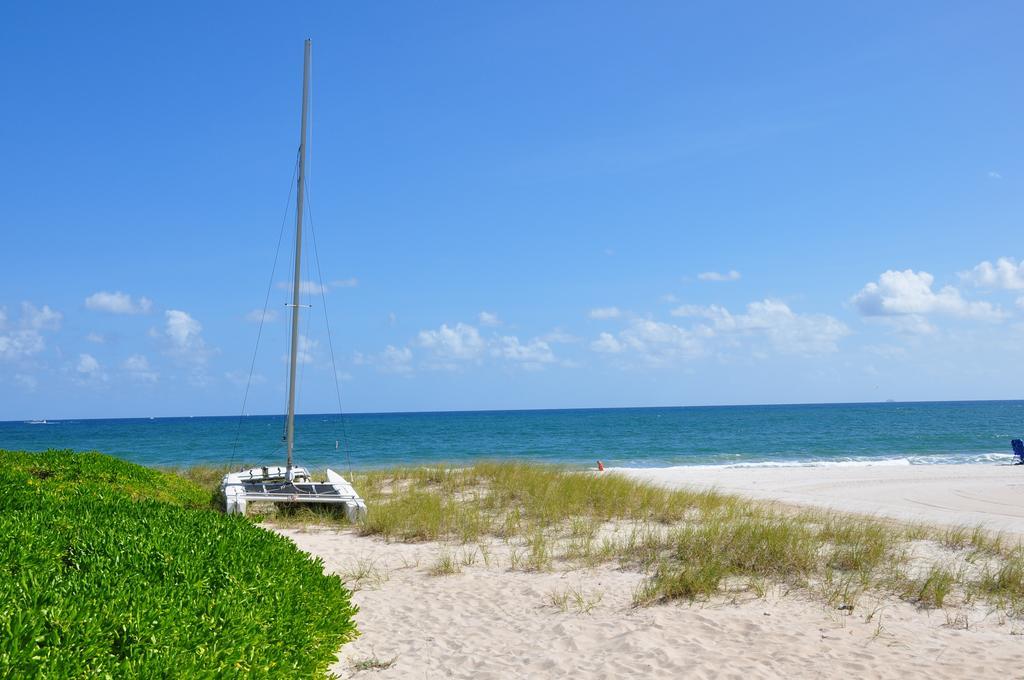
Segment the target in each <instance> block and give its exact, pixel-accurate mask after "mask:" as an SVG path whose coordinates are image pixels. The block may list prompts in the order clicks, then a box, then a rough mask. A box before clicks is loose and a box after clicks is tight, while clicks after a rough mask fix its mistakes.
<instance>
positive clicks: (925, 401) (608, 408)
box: [0, 399, 1024, 424]
mask: <svg viewBox="0 0 1024 680" xmlns="http://www.w3.org/2000/svg"><path fill="white" fill-rule="evenodd" d="M991 402H1008V403H1012V402H1024V399H917V400H913V399H912V400H905V401H900V400H895V399H885V400H881V401H818V402H772V403H761V404H676V405H655V406H567V407H558V408H491V409H435V410H429V411H343V412H335V411H322V412H314V413H296V414H295V415H296V416H306V417H308V416H341V417H344V416H386V415H430V414H442V413H536V412H547V411H628V410H640V409H652V410H653V409H700V408H757V407H762V408H768V407H780V406H864V405H869V404H975V403H991ZM278 416H279V417H281V418H284V417H285V414H284V413H276V412H275V413H244V414H219V415H211V414H205V415H197V414H189V415H177V416H106V417H102V418H94V417H93V418H74V417H71V418H53V419H52V421H53V422H55V423H56V422H62V421H68V420H73V421H82V420H171V419H180V418H239V419H242V418H268V417H278ZM50 420H51V419H50V418H28V419H26V418H18V419H15V420H0V424H7V423H21V424H27V423H41V422H49V421H50Z"/></svg>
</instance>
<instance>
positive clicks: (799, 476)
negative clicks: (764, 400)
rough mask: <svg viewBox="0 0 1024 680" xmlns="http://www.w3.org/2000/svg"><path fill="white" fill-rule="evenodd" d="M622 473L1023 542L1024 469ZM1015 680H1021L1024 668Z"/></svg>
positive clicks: (928, 467) (919, 467)
mask: <svg viewBox="0 0 1024 680" xmlns="http://www.w3.org/2000/svg"><path fill="white" fill-rule="evenodd" d="M617 471H618V472H622V473H625V474H628V475H630V476H632V477H635V478H637V479H643V480H647V481H650V482H654V483H657V484H662V485H665V486H671V487H691V488H717V489H720V490H722V491H727V492H733V493H738V494H741V495H744V496H748V497H751V498H759V499H764V500H775V501H781V502H784V503H796V504H802V505H815V506H821V507H828V508H833V509H835V510H842V511H845V512H855V513H861V514H869V515H881V516H886V517H892V518H895V519H900V520H906V521H912V522H926V523H930V524H941V525H950V526H953V525H957V526H959V525H965V526H969V527H974V526H978V525H981V526H984V527H985V528H987V529H989V530H992V531H1004V532H1008V533H1011V534H1016V535H1018V536H1024V466H1021V467H1016V466H1012V465H902V466H897V465H878V466H862V465H857V466H849V467H843V466H821V467H778V468H770V467H747V468H726V467H675V468H652V469H625V468H620V469H618V470H617ZM1017 675H1018V677H1024V669H1021V671H1020V672H1019V673H1018V674H1017Z"/></svg>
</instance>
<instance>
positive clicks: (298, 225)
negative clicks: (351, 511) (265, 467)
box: [286, 39, 313, 481]
mask: <svg viewBox="0 0 1024 680" xmlns="http://www.w3.org/2000/svg"><path fill="white" fill-rule="evenodd" d="M312 50H313V43H312V41H311V40H309V39H306V50H305V56H304V59H303V63H302V126H301V131H300V133H299V186H298V193H297V194H296V201H295V281H294V285H293V288H292V305H291V307H292V352H291V360H290V361H291V363H290V369H289V371H288V425H287V428H288V429H287V437H286V438H287V441H288V481H292V479H293V476H292V451H293V450H294V449H295V366H296V364H297V363H298V361H297V359H298V355H299V286H300V283H301V281H300V275H301V274H302V209H303V204H304V202H305V200H304V199H305V197H306V118H307V116H308V113H309V61H310V57H311V54H312Z"/></svg>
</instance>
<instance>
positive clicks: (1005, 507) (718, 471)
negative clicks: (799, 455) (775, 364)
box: [618, 465, 1024, 536]
mask: <svg viewBox="0 0 1024 680" xmlns="http://www.w3.org/2000/svg"><path fill="white" fill-rule="evenodd" d="M618 471H619V472H621V473H622V474H626V475H629V476H630V477H633V478H635V479H641V480H644V481H648V482H652V483H654V484H659V485H663V486H668V487H676V488H680V487H689V488H714V489H719V490H721V491H725V492H729V493H737V494H740V495H743V496H747V497H750V498H756V499H759V500H769V501H779V502H783V503H793V504H799V505H811V506H817V507H825V508H830V509H833V510H840V511H843V512H853V513H858V514H866V515H878V516H882V517H889V518H891V519H897V520H902V521H907V522H924V523H927V524H938V525H944V526H968V527H975V526H979V525H980V526H983V527H985V528H986V529H988V530H990V531H1001V532H1007V533H1011V534H1015V535H1017V536H1024V467H1015V466H1012V465H853V466H842V465H828V466H815V467H731V468H730V467H672V468H648V469H638V468H632V469H626V468H622V469H619V470H618Z"/></svg>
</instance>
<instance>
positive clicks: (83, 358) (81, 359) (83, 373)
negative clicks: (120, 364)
mask: <svg viewBox="0 0 1024 680" xmlns="http://www.w3.org/2000/svg"><path fill="white" fill-rule="evenodd" d="M75 371H77V372H78V375H79V376H80V382H90V381H102V380H106V379H107V374H106V373H104V372H103V367H102V366H100V362H99V361H97V360H96V357H94V356H93V355H91V354H79V355H78V365H77V366H76V367H75Z"/></svg>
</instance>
